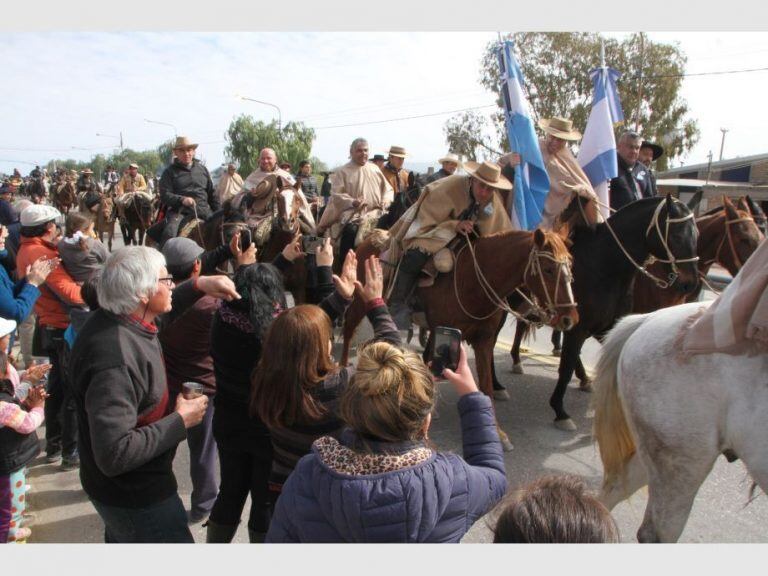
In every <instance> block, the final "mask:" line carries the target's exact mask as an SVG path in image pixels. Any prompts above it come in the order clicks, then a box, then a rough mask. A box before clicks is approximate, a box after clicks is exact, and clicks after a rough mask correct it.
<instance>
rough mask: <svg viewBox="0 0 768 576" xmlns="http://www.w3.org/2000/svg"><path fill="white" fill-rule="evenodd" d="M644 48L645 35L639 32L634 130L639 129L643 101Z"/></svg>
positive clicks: (637, 130)
mask: <svg viewBox="0 0 768 576" xmlns="http://www.w3.org/2000/svg"><path fill="white" fill-rule="evenodd" d="M644 50H645V36H643V33H642V32H640V66H639V68H638V73H637V110H636V112H635V132H639V131H640V105H641V104H642V102H643V56H644V54H643V52H644Z"/></svg>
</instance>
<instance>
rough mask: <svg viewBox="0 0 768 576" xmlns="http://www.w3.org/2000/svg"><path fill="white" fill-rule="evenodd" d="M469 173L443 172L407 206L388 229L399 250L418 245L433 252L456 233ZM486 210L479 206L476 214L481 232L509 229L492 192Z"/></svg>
mask: <svg viewBox="0 0 768 576" xmlns="http://www.w3.org/2000/svg"><path fill="white" fill-rule="evenodd" d="M469 187H470V177H469V176H459V175H453V176H447V177H445V178H442V179H440V180H437V181H435V182H433V183H431V184H428V185H427V186H426V187H425V188H424V190H423V191H422V193H421V196H420V197H419V201H418V202H416V204H414V205H413V206H411V207H410V208H409V209H408V210H407V211H406V213H405V214H403V216H402V217H401V218H400V220H398V221H397V222H396V223H395V225H394V226H392V228H391V229H390V235H391V237H392V239H393V242H396V243H397V245H396V247H397V248H400V249H402V250H403V251H405V250H409V249H411V248H419V249H421V250H423V251H425V252H428V253H430V254H434V253H435V252H437V251H438V250H440V249H441V248H443V247H444V246H446V245H447V244H448V243H449V242H450V241H451V240H453V239H454V238H455V237H456V226H457V225H458V223H459V216H460V215H461V213H462V212H464V211H465V210H466V209H467V208H469V207H470V205H471V203H472V198H471V196H470V193H469ZM488 206H489V207H490V208H488V210H489V212H490V213H489V212H487V211H486V210H483V209H481V210H480V211H479V214H478V215H477V217H476V220H475V221H476V222H477V228H478V229H479V231H480V234H481V235H482V236H489V235H491V234H495V233H497V232H503V231H505V230H512V222H511V221H510V219H509V216H508V215H507V212H506V210H505V209H504V203H503V202H502V200H501V197H500V196H499V194H498V193H496V192H494V194H493V197H492V200H491V202H490V204H489V205H488Z"/></svg>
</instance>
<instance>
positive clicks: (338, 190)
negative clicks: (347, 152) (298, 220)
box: [317, 162, 394, 234]
mask: <svg viewBox="0 0 768 576" xmlns="http://www.w3.org/2000/svg"><path fill="white" fill-rule="evenodd" d="M330 180H331V197H330V198H329V199H328V206H326V208H325V212H323V216H322V218H320V224H319V225H318V227H317V233H318V234H322V233H323V231H325V230H327V229H328V228H330V227H331V225H332V224H335V223H337V222H343V223H347V222H355V223H357V222H361V221H362V220H363V219H369V218H379V216H381V215H382V214H383V213H384V211H385V210H386V209H387V208H388V207H389V205H390V204H391V203H392V200H393V199H394V191H393V190H392V186H390V185H389V182H387V180H386V178H384V174H382V173H381V170H379V168H378V166H376V165H375V164H372V163H370V162H366V163H365V164H364V165H363V166H360V165H358V164H355V163H354V162H349V163H347V164H345V165H344V166H342V167H341V168H339V169H338V170H336V171H335V172H334V173H333V174H332V175H331V178H330ZM355 200H360V201H361V202H363V203H364V204H366V206H364V207H363V206H361V207H360V209H359V210H358V209H354V208H353V207H352V203H353V202H354V201H355Z"/></svg>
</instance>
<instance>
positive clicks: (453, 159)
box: [438, 152, 461, 164]
mask: <svg viewBox="0 0 768 576" xmlns="http://www.w3.org/2000/svg"><path fill="white" fill-rule="evenodd" d="M438 162H439V163H440V164H442V163H443V162H453V163H454V164H461V160H459V157H458V156H456V154H454V153H453V152H448V154H446V155H445V156H443V157H442V158H440V159H439V160H438Z"/></svg>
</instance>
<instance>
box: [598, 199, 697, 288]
mask: <svg viewBox="0 0 768 576" xmlns="http://www.w3.org/2000/svg"><path fill="white" fill-rule="evenodd" d="M672 201H673V202H678V203H679V204H682V202H680V201H679V200H677V199H676V198H673V199H672ZM666 202H667V201H666V200H662V201H661V202H659V205H658V206H656V209H655V210H654V212H653V218H652V219H651V222H650V223H649V224H648V228H647V229H646V231H645V237H646V239H648V237H649V235H650V234H651V231H652V230H655V231H656V232H657V233H658V235H659V240H660V241H661V244H662V246H663V247H664V250H665V252H666V253H667V256H668V257H669V258H667V259H663V258H658V257H656V256H653V255H651V256H649V257H648V258H646V260H645V262H644V263H643V265H642V266H641V265H640V264H638V263H637V262H635V259H634V258H632V256H631V255H630V253H629V252H627V249H626V248H624V245H623V244H622V243H621V240H619V237H618V236H617V235H616V232H614V231H613V226H611V223H610V222H609V221H608V220H606V221H605V225H606V227H607V228H608V231H609V232H610V233H611V236H613V239H614V240H615V241H616V244H618V246H619V248H620V249H621V251H622V252H623V253H624V256H626V257H627V260H629V261H630V262H631V263H632V265H633V266H634V267H635V268H636V269H637V271H638V272H640V273H641V274H643V275H644V276H646V277H647V278H649V279H650V280H652V281H653V282H654V284H656V286H658V287H659V288H661V289H666V288H669V287H670V286H672V285H673V284H674V283H675V282H676V281H677V278H678V277H679V275H680V273H679V270H678V269H677V263H682V264H684V263H687V262H698V261H699V257H698V256H693V257H691V258H676V257H675V255H674V254H672V251H671V250H670V249H669V243H668V242H667V240H668V238H669V225H670V224H682V223H684V222H686V221H687V220H691V219H692V218H693V212H690V213H689V214H688V215H687V216H683V217H681V218H670V215H669V214H667V220H666V223H665V226H664V234H662V233H661V227H660V226H659V215H660V214H661V209H662V208H663V207H664V205H665V204H666ZM682 205H683V206H685V205H684V204H682ZM694 230H695V231H696V233H697V234H698V229H697V228H696V227H695V226H694ZM656 261H659V262H664V263H665V264H669V265H670V266H671V268H672V272H670V273H669V274H668V275H667V279H666V280H662V279H661V278H658V277H657V276H655V275H654V274H653V273H652V272H650V271H649V270H648V266H650V265H651V264H652V263H653V262H656Z"/></svg>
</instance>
